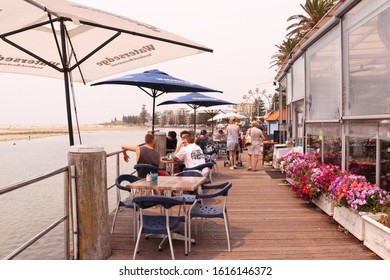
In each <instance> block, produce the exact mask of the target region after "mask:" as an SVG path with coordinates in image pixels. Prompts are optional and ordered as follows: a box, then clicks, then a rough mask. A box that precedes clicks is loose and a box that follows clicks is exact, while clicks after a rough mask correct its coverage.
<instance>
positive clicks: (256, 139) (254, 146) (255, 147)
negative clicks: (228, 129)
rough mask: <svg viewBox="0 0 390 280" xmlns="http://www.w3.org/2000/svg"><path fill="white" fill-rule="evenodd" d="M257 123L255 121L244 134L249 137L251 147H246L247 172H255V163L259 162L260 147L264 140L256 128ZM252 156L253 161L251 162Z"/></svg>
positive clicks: (261, 133)
mask: <svg viewBox="0 0 390 280" xmlns="http://www.w3.org/2000/svg"><path fill="white" fill-rule="evenodd" d="M258 127H259V123H258V122H257V121H253V122H252V127H251V128H250V129H248V131H247V132H246V136H247V137H248V136H250V137H251V140H252V141H251V145H250V146H249V147H248V161H249V167H248V171H251V170H253V171H257V169H256V167H257V163H258V161H259V155H260V151H261V145H262V143H263V140H265V137H264V134H263V132H262V131H261V130H260V129H259V128H258ZM252 156H253V161H252Z"/></svg>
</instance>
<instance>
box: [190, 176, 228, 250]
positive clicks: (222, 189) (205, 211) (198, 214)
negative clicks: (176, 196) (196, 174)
mask: <svg viewBox="0 0 390 280" xmlns="http://www.w3.org/2000/svg"><path fill="white" fill-rule="evenodd" d="M231 187H232V183H231V182H226V183H222V184H218V185H211V186H203V188H202V189H203V190H204V191H205V190H216V192H214V193H209V194H197V195H196V200H195V202H194V204H193V205H192V206H191V208H190V209H189V210H188V240H191V219H192V218H206V219H214V218H220V219H223V220H224V223H225V230H226V237H227V242H228V250H229V252H230V251H231V248H230V227H229V219H228V212H227V208H226V204H227V197H228V193H229V190H230V188H231ZM221 196H222V197H224V200H223V206H222V207H215V206H213V205H207V204H202V203H199V202H200V201H201V200H203V202H204V200H205V199H209V198H216V197H221ZM189 251H190V252H191V242H189Z"/></svg>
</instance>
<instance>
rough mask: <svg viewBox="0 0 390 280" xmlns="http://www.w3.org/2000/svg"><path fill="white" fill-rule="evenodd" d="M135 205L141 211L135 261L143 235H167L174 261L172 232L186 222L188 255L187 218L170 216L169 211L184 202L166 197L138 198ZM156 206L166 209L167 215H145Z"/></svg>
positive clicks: (186, 251) (185, 232)
mask: <svg viewBox="0 0 390 280" xmlns="http://www.w3.org/2000/svg"><path fill="white" fill-rule="evenodd" d="M133 201H134V203H135V204H136V205H137V208H138V209H139V220H140V226H139V231H138V236H137V241H136V244H135V248H134V255H133V260H135V257H136V255H137V252H138V247H139V242H140V239H141V235H142V234H143V233H145V234H162V235H167V236H168V240H169V246H170V249H171V256H172V260H174V259H175V254H174V251H173V245H172V236H171V235H172V231H173V230H175V229H177V228H178V227H179V225H180V224H181V223H182V222H184V239H185V254H186V255H187V254H188V249H187V219H186V216H180V215H177V216H170V214H169V213H170V211H169V209H170V208H172V207H173V206H181V205H184V201H180V200H176V199H173V198H170V197H164V196H138V197H136V198H134V199H133ZM154 206H161V207H163V208H165V209H164V212H165V215H161V214H156V215H153V214H150V213H149V214H144V209H148V208H152V207H154Z"/></svg>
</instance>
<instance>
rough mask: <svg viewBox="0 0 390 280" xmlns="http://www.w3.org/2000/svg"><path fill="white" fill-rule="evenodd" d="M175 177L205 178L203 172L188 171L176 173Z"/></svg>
mask: <svg viewBox="0 0 390 280" xmlns="http://www.w3.org/2000/svg"><path fill="white" fill-rule="evenodd" d="M175 176H182V177H203V174H202V172H200V171H199V170H186V171H182V172H180V173H176V174H175Z"/></svg>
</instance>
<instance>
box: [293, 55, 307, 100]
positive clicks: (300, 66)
mask: <svg viewBox="0 0 390 280" xmlns="http://www.w3.org/2000/svg"><path fill="white" fill-rule="evenodd" d="M292 76H293V90H292V101H293V102H294V101H297V100H300V99H303V98H304V97H305V59H304V56H301V57H299V58H298V59H297V60H296V61H295V62H294V64H293V66H292Z"/></svg>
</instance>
